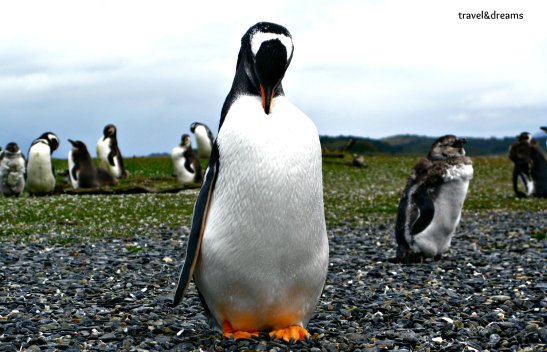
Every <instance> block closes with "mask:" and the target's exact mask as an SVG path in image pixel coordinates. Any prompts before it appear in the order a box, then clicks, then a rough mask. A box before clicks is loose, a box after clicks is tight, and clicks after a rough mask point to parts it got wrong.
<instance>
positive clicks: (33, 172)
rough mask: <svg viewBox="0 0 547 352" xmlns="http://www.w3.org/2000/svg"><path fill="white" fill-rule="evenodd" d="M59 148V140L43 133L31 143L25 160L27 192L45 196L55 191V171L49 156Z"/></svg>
mask: <svg viewBox="0 0 547 352" xmlns="http://www.w3.org/2000/svg"><path fill="white" fill-rule="evenodd" d="M58 147H59V138H57V136H56V135H55V134H54V133H53V132H45V133H43V134H42V135H41V136H40V137H38V138H37V139H35V140H34V142H32V144H31V146H30V149H29V151H28V160H27V191H28V192H29V193H30V194H37V195H40V194H47V193H51V192H53V190H54V189H55V171H54V169H53V164H52V162H51V154H53V152H54V151H55V150H57V148H58Z"/></svg>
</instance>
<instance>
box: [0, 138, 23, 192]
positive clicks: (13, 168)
mask: <svg viewBox="0 0 547 352" xmlns="http://www.w3.org/2000/svg"><path fill="white" fill-rule="evenodd" d="M24 189H25V157H24V156H23V154H22V153H21V149H19V146H18V145H17V143H14V142H11V143H8V145H7V146H6V149H5V150H3V151H2V152H0V191H2V193H3V194H4V196H6V197H9V196H15V197H19V196H20V195H21V193H23V190H24Z"/></svg>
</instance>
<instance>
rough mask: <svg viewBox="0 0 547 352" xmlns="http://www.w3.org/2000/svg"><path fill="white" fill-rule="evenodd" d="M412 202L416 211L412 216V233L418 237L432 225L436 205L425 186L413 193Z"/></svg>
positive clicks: (410, 222)
mask: <svg viewBox="0 0 547 352" xmlns="http://www.w3.org/2000/svg"><path fill="white" fill-rule="evenodd" d="M411 202H412V203H414V207H413V208H414V209H416V210H415V211H412V212H411V214H410V216H411V218H410V219H409V220H410V221H409V224H411V225H410V233H411V235H416V234H418V233H420V232H422V231H423V230H425V229H426V227H428V226H429V224H430V223H431V220H433V215H434V214H435V205H434V204H433V200H432V199H431V197H430V196H429V193H428V192H427V187H426V186H424V185H422V186H420V187H418V189H416V191H415V192H414V193H412V195H411Z"/></svg>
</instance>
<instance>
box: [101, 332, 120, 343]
mask: <svg viewBox="0 0 547 352" xmlns="http://www.w3.org/2000/svg"><path fill="white" fill-rule="evenodd" d="M99 340H101V341H103V342H109V341H117V340H119V338H118V337H116V335H115V334H112V333H108V334H104V335H102V336H101V337H99Z"/></svg>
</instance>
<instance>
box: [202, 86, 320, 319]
mask: <svg viewBox="0 0 547 352" xmlns="http://www.w3.org/2000/svg"><path fill="white" fill-rule="evenodd" d="M217 142H218V146H219V155H220V158H219V171H218V177H217V182H216V187H215V189H214V193H213V196H212V199H211V204H210V208H209V213H208V217H207V223H206V228H205V232H204V236H203V242H202V247H201V257H200V261H199V262H198V266H197V268H196V272H195V278H196V283H197V285H198V287H199V289H200V291H201V292H202V294H203V295H204V297H205V300H206V302H207V304H208V306H209V308H210V310H211V312H212V314H213V316H214V317H215V318H216V319H217V321H218V323H219V324H221V323H222V321H224V320H229V321H230V323H231V324H232V326H233V327H234V328H236V329H259V330H261V329H271V328H277V327H286V326H288V325H290V324H306V323H307V321H308V320H309V318H310V316H311V314H312V312H313V309H314V307H315V304H316V302H317V300H318V299H319V295H320V293H321V291H322V287H323V284H324V281H325V277H326V271H327V264H328V241H327V235H326V227H325V219H324V211H323V188H322V187H323V186H322V174H321V148H320V144H319V138H318V134H317V130H316V128H315V126H314V124H313V123H312V122H311V120H309V118H308V117H307V116H306V115H304V114H303V113H302V112H300V111H299V110H298V109H297V108H296V107H294V106H293V105H292V104H291V103H290V102H289V101H288V100H287V99H286V98H284V97H278V98H276V99H275V101H274V104H273V105H272V109H271V113H270V114H269V115H266V114H265V113H264V111H263V110H262V106H261V104H260V100H259V99H258V98H256V97H250V96H244V97H241V98H239V99H238V100H237V101H236V102H234V104H233V105H232V106H231V108H230V111H229V112H228V114H227V116H226V118H225V121H224V123H223V125H222V128H221V130H220V132H219V135H218V137H217Z"/></svg>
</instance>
